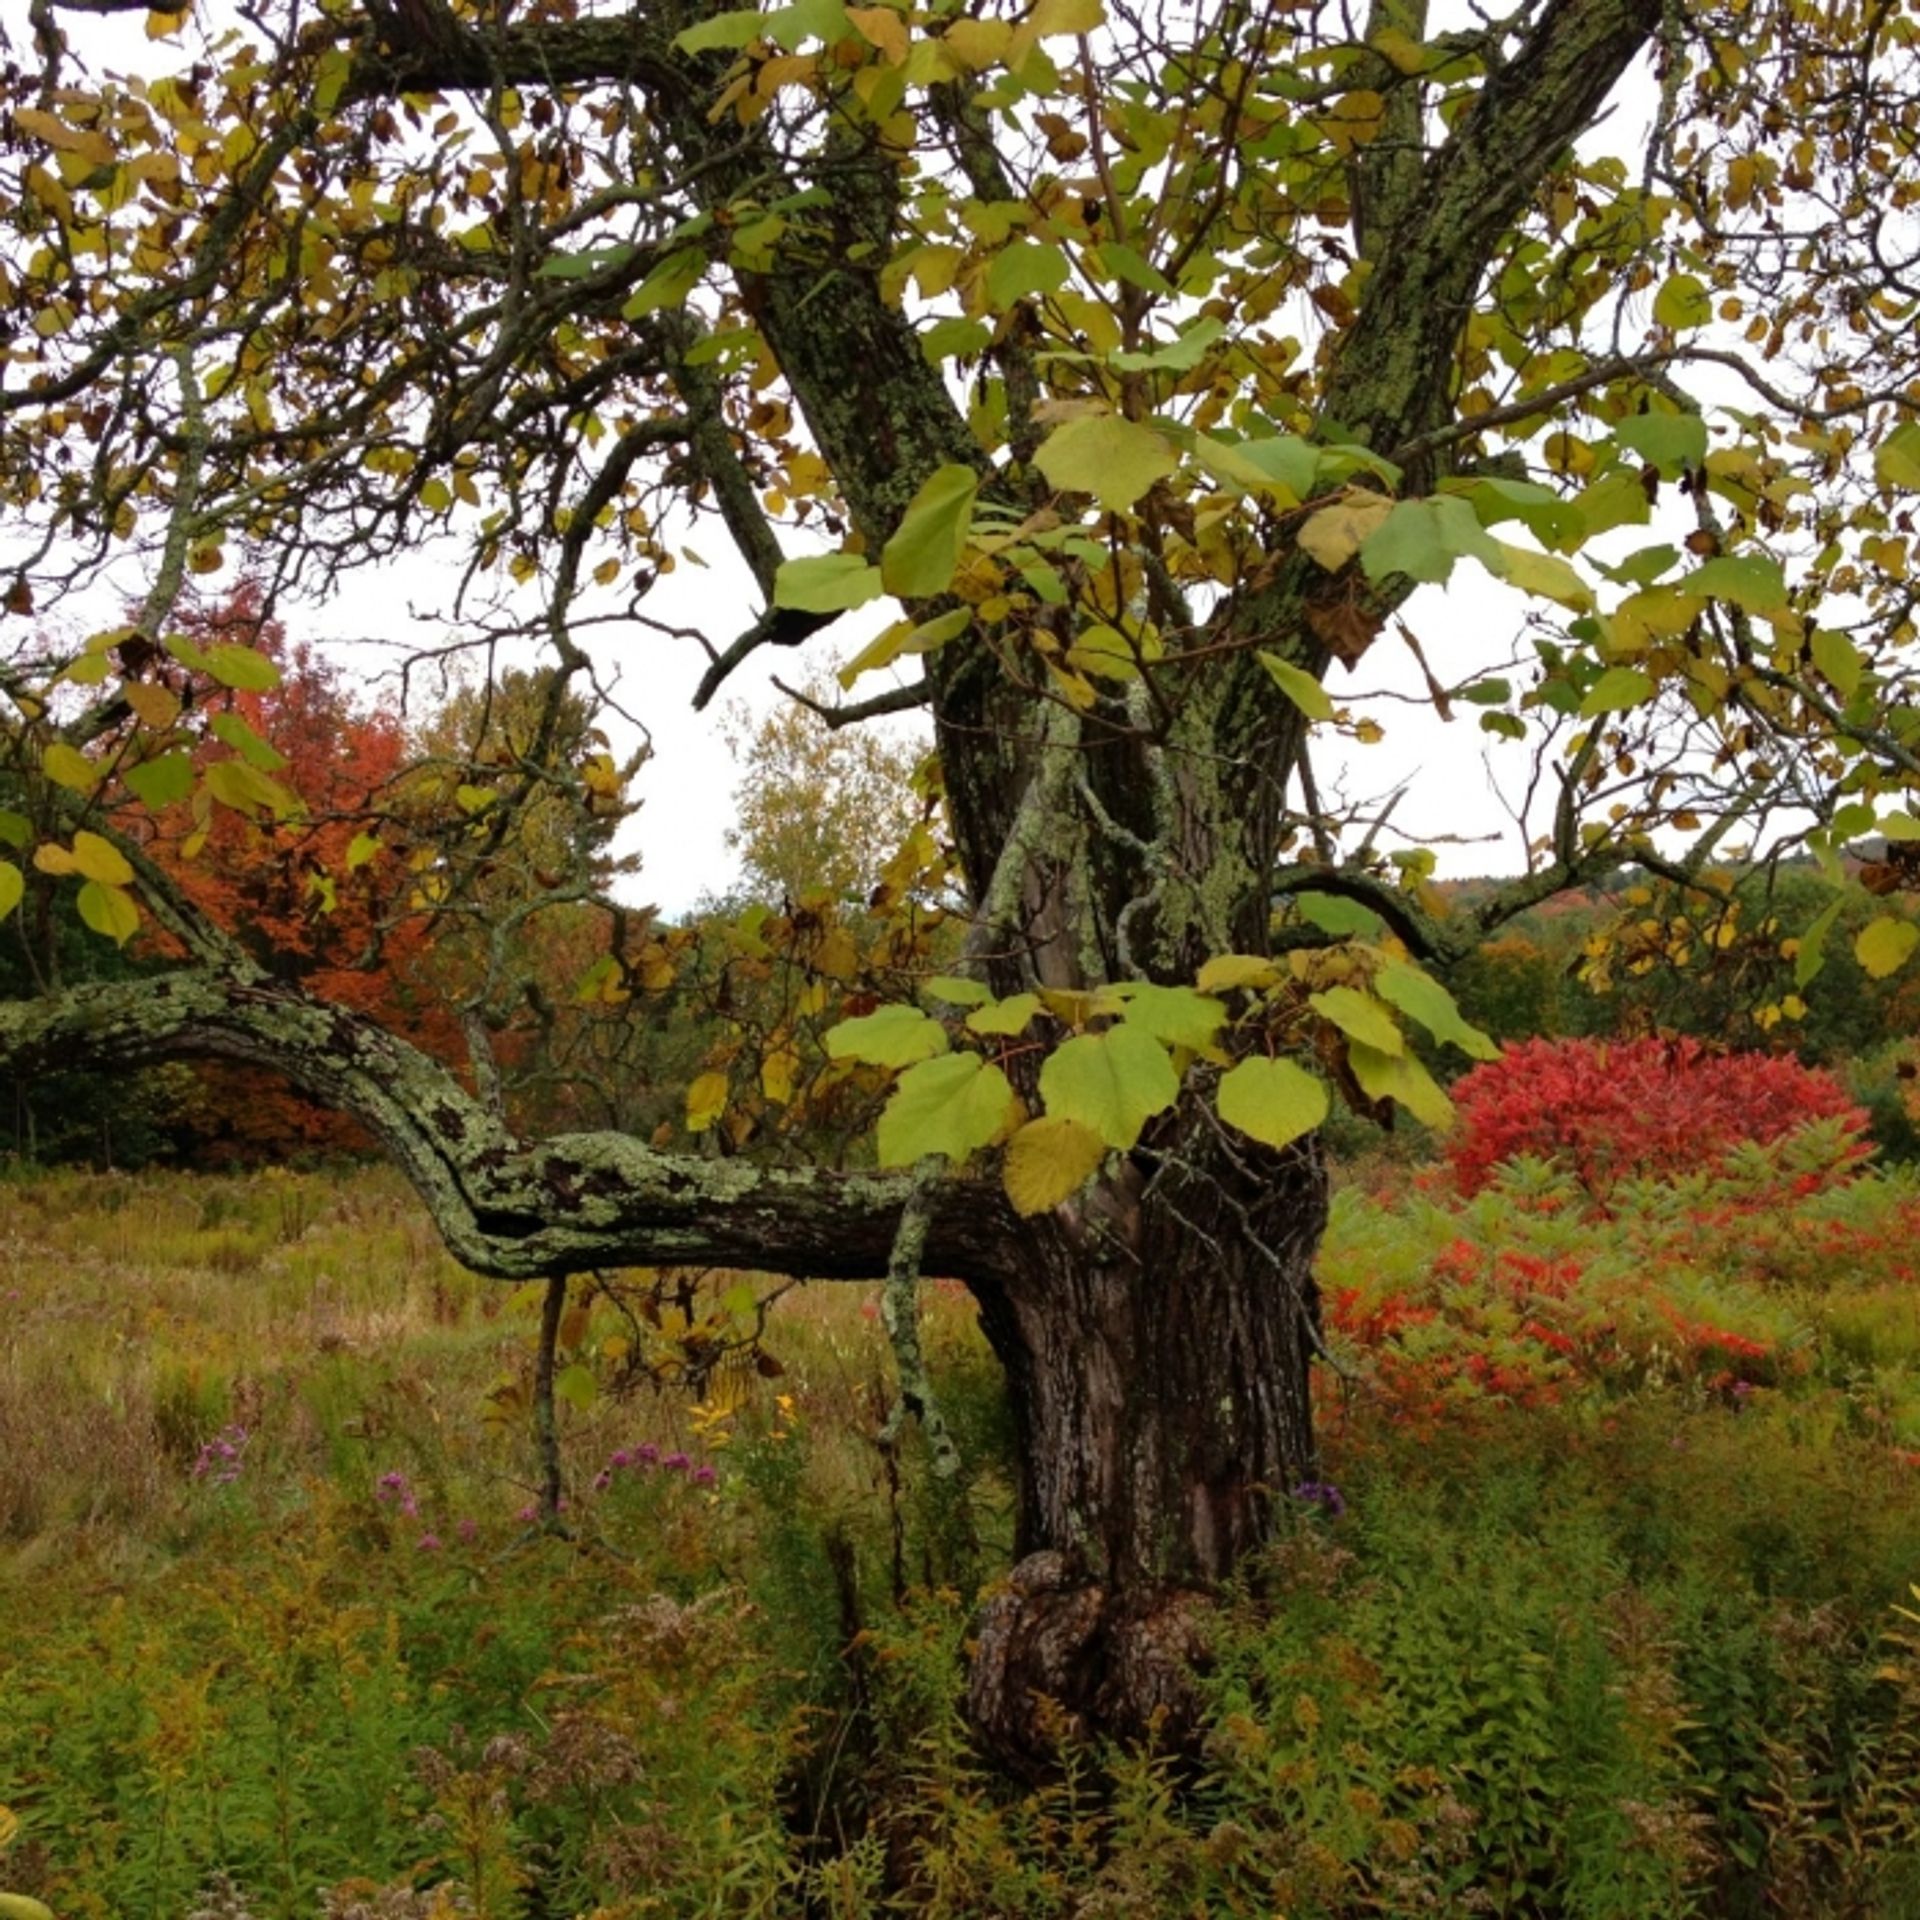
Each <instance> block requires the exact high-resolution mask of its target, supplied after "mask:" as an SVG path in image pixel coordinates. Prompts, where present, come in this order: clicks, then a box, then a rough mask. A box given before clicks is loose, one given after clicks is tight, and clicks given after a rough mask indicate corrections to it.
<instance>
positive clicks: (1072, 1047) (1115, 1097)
mask: <svg viewBox="0 0 1920 1920" xmlns="http://www.w3.org/2000/svg"><path fill="white" fill-rule="evenodd" d="M1040 1097H1041V1098H1042V1099H1043V1100H1044V1101H1045V1102H1046V1103H1047V1112H1048V1113H1049V1114H1052V1115H1054V1116H1055V1117H1056V1118H1058V1119H1063V1120H1078V1121H1079V1122H1080V1124H1081V1125H1082V1126H1084V1127H1088V1128H1091V1129H1092V1131H1093V1132H1095V1133H1097V1134H1098V1135H1099V1136H1100V1138H1101V1139H1102V1140H1104V1141H1105V1142H1106V1143H1107V1145H1108V1146H1110V1147H1113V1148H1115V1149H1117V1150H1118V1151H1119V1152H1121V1153H1125V1152H1127V1151H1128V1150H1129V1149H1130V1148H1131V1147H1132V1146H1133V1144H1134V1143H1135V1141H1137V1140H1138V1139H1139V1138H1140V1129H1141V1128H1142V1127H1143V1126H1145V1125H1146V1123H1147V1121H1148V1120H1149V1119H1150V1118H1151V1117H1152V1116H1153V1115H1154V1114H1156V1113H1164V1112H1165V1111H1166V1110H1167V1108H1169V1107H1170V1106H1172V1105H1173V1103H1174V1102H1175V1101H1176V1100H1177V1099H1178V1098H1179V1097H1180V1080H1179V1076H1178V1075H1177V1074H1176V1073H1175V1072H1174V1070H1173V1062H1172V1061H1170V1060H1169V1059H1168V1058H1167V1051H1166V1049H1165V1048H1164V1047H1163V1046H1161V1045H1160V1043H1159V1042H1158V1041H1157V1040H1155V1039H1153V1038H1152V1037H1151V1036H1149V1035H1148V1034H1146V1033H1143V1032H1142V1031H1141V1030H1140V1029H1139V1028H1138V1027H1129V1026H1124V1025H1122V1026H1117V1027H1110V1028H1109V1029H1108V1030H1107V1031H1106V1032H1105V1033H1083V1034H1078V1035H1076V1036H1075V1037H1074V1038H1073V1039H1071V1040H1067V1041H1064V1042H1062V1044H1061V1045H1060V1046H1058V1047H1057V1048H1055V1049H1054V1051H1053V1052H1052V1053H1050V1054H1049V1055H1048V1056H1047V1060H1046V1064H1045V1065H1044V1066H1042V1067H1041V1069H1040Z"/></svg>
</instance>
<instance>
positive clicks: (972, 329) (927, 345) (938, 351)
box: [920, 313, 993, 367]
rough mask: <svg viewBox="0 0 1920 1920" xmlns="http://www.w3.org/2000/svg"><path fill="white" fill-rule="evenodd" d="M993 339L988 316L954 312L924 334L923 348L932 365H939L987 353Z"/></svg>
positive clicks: (921, 345)
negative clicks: (985, 317)
mask: <svg viewBox="0 0 1920 1920" xmlns="http://www.w3.org/2000/svg"><path fill="white" fill-rule="evenodd" d="M992 340H993V329H992V328H991V327H990V326H988V325H987V323H986V322H985V321H984V320H969V319H967V318H966V317H965V316H964V315H962V314H958V313H950V314H947V315H945V316H944V317H943V318H941V319H939V320H936V321H935V322H934V323H933V325H932V326H930V327H928V328H927V330H926V331H925V332H924V333H923V334H921V336H920V352H921V356H922V357H923V358H924V359H925V360H926V362H927V364H928V365H929V366H934V367H937V366H938V365H939V364H940V362H941V361H942V360H960V359H964V358H966V357H967V356H969V355H971V354H977V353H984V352H985V351H986V349H987V347H988V346H989V345H990V344H991V343H992Z"/></svg>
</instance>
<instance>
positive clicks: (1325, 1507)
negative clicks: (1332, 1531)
mask: <svg viewBox="0 0 1920 1920" xmlns="http://www.w3.org/2000/svg"><path fill="white" fill-rule="evenodd" d="M1293 1497H1294V1498H1295V1499H1296V1500H1298V1501H1300V1502H1301V1503H1302V1505H1304V1506H1310V1507H1318V1508H1319V1509H1320V1510H1321V1512H1323V1513H1324V1514H1325V1515H1326V1516H1327V1518H1328V1519H1329V1520H1338V1519H1339V1518H1340V1516H1341V1515H1342V1514H1343V1513H1345V1512H1346V1510H1347V1497H1346V1495H1345V1494H1343V1493H1342V1492H1341V1491H1340V1489H1339V1488H1338V1487H1336V1486H1335V1485H1334V1484H1333V1482H1332V1481H1331V1480H1302V1481H1301V1482H1300V1484H1299V1485H1298V1486H1297V1487H1295V1488H1294V1490H1293Z"/></svg>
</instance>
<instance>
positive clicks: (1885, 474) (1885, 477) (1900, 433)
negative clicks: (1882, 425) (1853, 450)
mask: <svg viewBox="0 0 1920 1920" xmlns="http://www.w3.org/2000/svg"><path fill="white" fill-rule="evenodd" d="M1873 477H1874V478H1875V479H1876V480H1877V481H1879V483H1880V484H1881V485H1882V486H1883V487H1900V488H1903V489H1904V490H1905V491H1907V492H1908V493H1915V492H1920V420H1909V421H1908V422H1907V424H1906V425H1905V426H1904V427H1899V428H1896V429H1895V431H1894V432H1892V433H1890V434H1888V435H1887V437H1886V438H1885V439H1884V440H1883V441H1881V443H1880V444H1879V446H1878V447H1876V448H1875V449H1874V455H1873Z"/></svg>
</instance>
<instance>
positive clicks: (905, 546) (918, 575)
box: [880, 465, 980, 600]
mask: <svg viewBox="0 0 1920 1920" xmlns="http://www.w3.org/2000/svg"><path fill="white" fill-rule="evenodd" d="M979 491H980V476H979V475H978V474H977V473H975V472H974V470H973V468H971V467H963V466H959V465H953V466H946V467H939V468H936V469H935V470H934V472H933V474H932V475H931V477H930V478H929V479H928V480H927V482H926V484H925V485H924V486H922V487H921V489H920V491H919V492H918V493H916V494H915V495H914V496H913V499H912V500H911V501H910V502H909V503H908V506H907V510H906V512H905V513H904V514H903V515H902V516H901V519H900V524H899V526H897V527H896V528H895V529H894V533H893V538H892V539H891V540H889V541H888V542H887V544H886V548H885V551H884V552H882V554H881V555H880V578H881V581H882V583H883V584H884V586H885V587H886V590H887V591H888V592H889V593H891V594H895V595H897V596H898V597H899V598H900V599H902V600H925V599H930V598H931V597H932V596H933V595H934V594H936V593H945V592H946V590H947V589H948V588H949V587H950V586H952V584H953V576H954V573H955V571H956V569H957V568H958V567H959V565H960V555H961V554H962V552H963V551H964V550H965V548H966V544H967V530H968V528H969V527H970V526H971V525H972V522H973V503H974V498H975V496H976V495H977V494H978V493H979Z"/></svg>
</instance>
